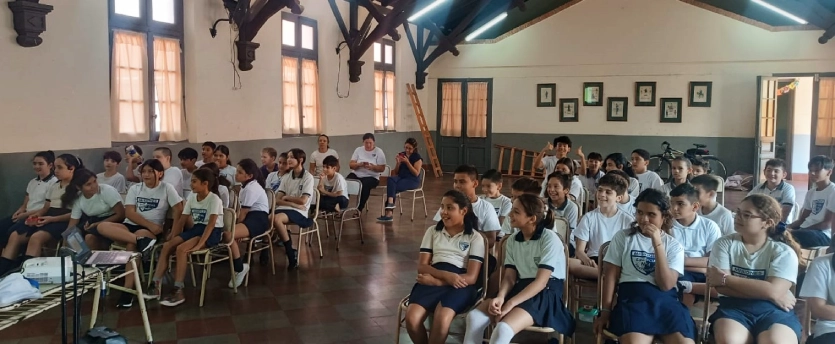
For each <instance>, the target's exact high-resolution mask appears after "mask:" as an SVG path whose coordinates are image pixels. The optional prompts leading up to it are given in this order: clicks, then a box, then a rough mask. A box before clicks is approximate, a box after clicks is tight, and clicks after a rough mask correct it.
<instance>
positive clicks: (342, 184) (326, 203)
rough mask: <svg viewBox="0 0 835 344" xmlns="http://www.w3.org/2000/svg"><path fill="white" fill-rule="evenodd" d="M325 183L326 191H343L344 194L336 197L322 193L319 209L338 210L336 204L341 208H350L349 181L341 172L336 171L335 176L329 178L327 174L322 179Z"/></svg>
mask: <svg viewBox="0 0 835 344" xmlns="http://www.w3.org/2000/svg"><path fill="white" fill-rule="evenodd" d="M322 182H323V183H324V184H325V191H327V192H336V191H341V192H342V194H341V195H339V196H336V197H333V196H326V195H321V196H319V197H320V198H321V203H320V204H319V209H320V210H324V211H328V212H331V211H336V205H339V209H345V208H348V181H346V180H345V177H343V176H342V175H341V174H339V173H334V174H333V178H331V179H328V178H327V176H326V177H325V179H324V180H323V181H322Z"/></svg>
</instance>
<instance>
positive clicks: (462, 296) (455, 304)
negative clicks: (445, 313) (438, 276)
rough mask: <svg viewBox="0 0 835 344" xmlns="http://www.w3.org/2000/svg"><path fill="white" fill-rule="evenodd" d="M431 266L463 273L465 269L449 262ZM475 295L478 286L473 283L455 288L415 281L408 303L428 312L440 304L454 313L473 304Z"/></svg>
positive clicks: (476, 294) (458, 312)
mask: <svg viewBox="0 0 835 344" xmlns="http://www.w3.org/2000/svg"><path fill="white" fill-rule="evenodd" d="M432 267H434V268H435V269H438V270H441V271H449V272H452V273H456V274H463V273H465V272H466V271H467V270H466V269H462V268H459V267H456V266H454V265H452V264H449V263H435V264H433V265H432ZM477 296H478V287H476V286H475V285H471V286H468V287H465V288H461V289H456V288H455V287H453V286H448V285H445V286H432V285H423V284H419V283H415V286H414V287H412V292H411V293H409V303H413V304H416V305H420V306H421V307H423V308H424V309H426V310H427V311H429V312H435V308H436V307H438V305H439V304H440V305H441V306H442V307H445V308H449V309H451V310H453V311H455V314H461V313H464V312H466V311H467V310H468V309H469V308H470V307H472V306H473V304H475V302H476V299H477Z"/></svg>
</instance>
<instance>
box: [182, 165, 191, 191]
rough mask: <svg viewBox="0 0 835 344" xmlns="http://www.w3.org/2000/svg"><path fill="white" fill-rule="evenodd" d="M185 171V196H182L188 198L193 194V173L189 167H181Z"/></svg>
mask: <svg viewBox="0 0 835 344" xmlns="http://www.w3.org/2000/svg"><path fill="white" fill-rule="evenodd" d="M180 171H181V172H182V173H183V196H182V198H188V195H190V194H191V175H192V173H191V172H189V171H188V170H187V169H184V168H183V169H180Z"/></svg>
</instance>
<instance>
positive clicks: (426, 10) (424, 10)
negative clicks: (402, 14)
mask: <svg viewBox="0 0 835 344" xmlns="http://www.w3.org/2000/svg"><path fill="white" fill-rule="evenodd" d="M444 1H446V0H435V2H433V3H431V4H429V6H426V7H424V8H422V9H421V10H420V11H417V12H416V13H415V14H413V15H412V16H411V17H409V19H408V21H415V20H417V19H418V18H420V16H422V15H424V14H427V13H429V11H431V10H434V9H435V7H438V6H440V5H441V4H442V3H444Z"/></svg>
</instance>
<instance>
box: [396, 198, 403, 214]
mask: <svg viewBox="0 0 835 344" xmlns="http://www.w3.org/2000/svg"><path fill="white" fill-rule="evenodd" d="M402 195H403V194H402V193H401V194H400V196H402ZM397 203H399V205H398V206H397V209H400V215H401V216H402V215H403V197H397Z"/></svg>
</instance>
